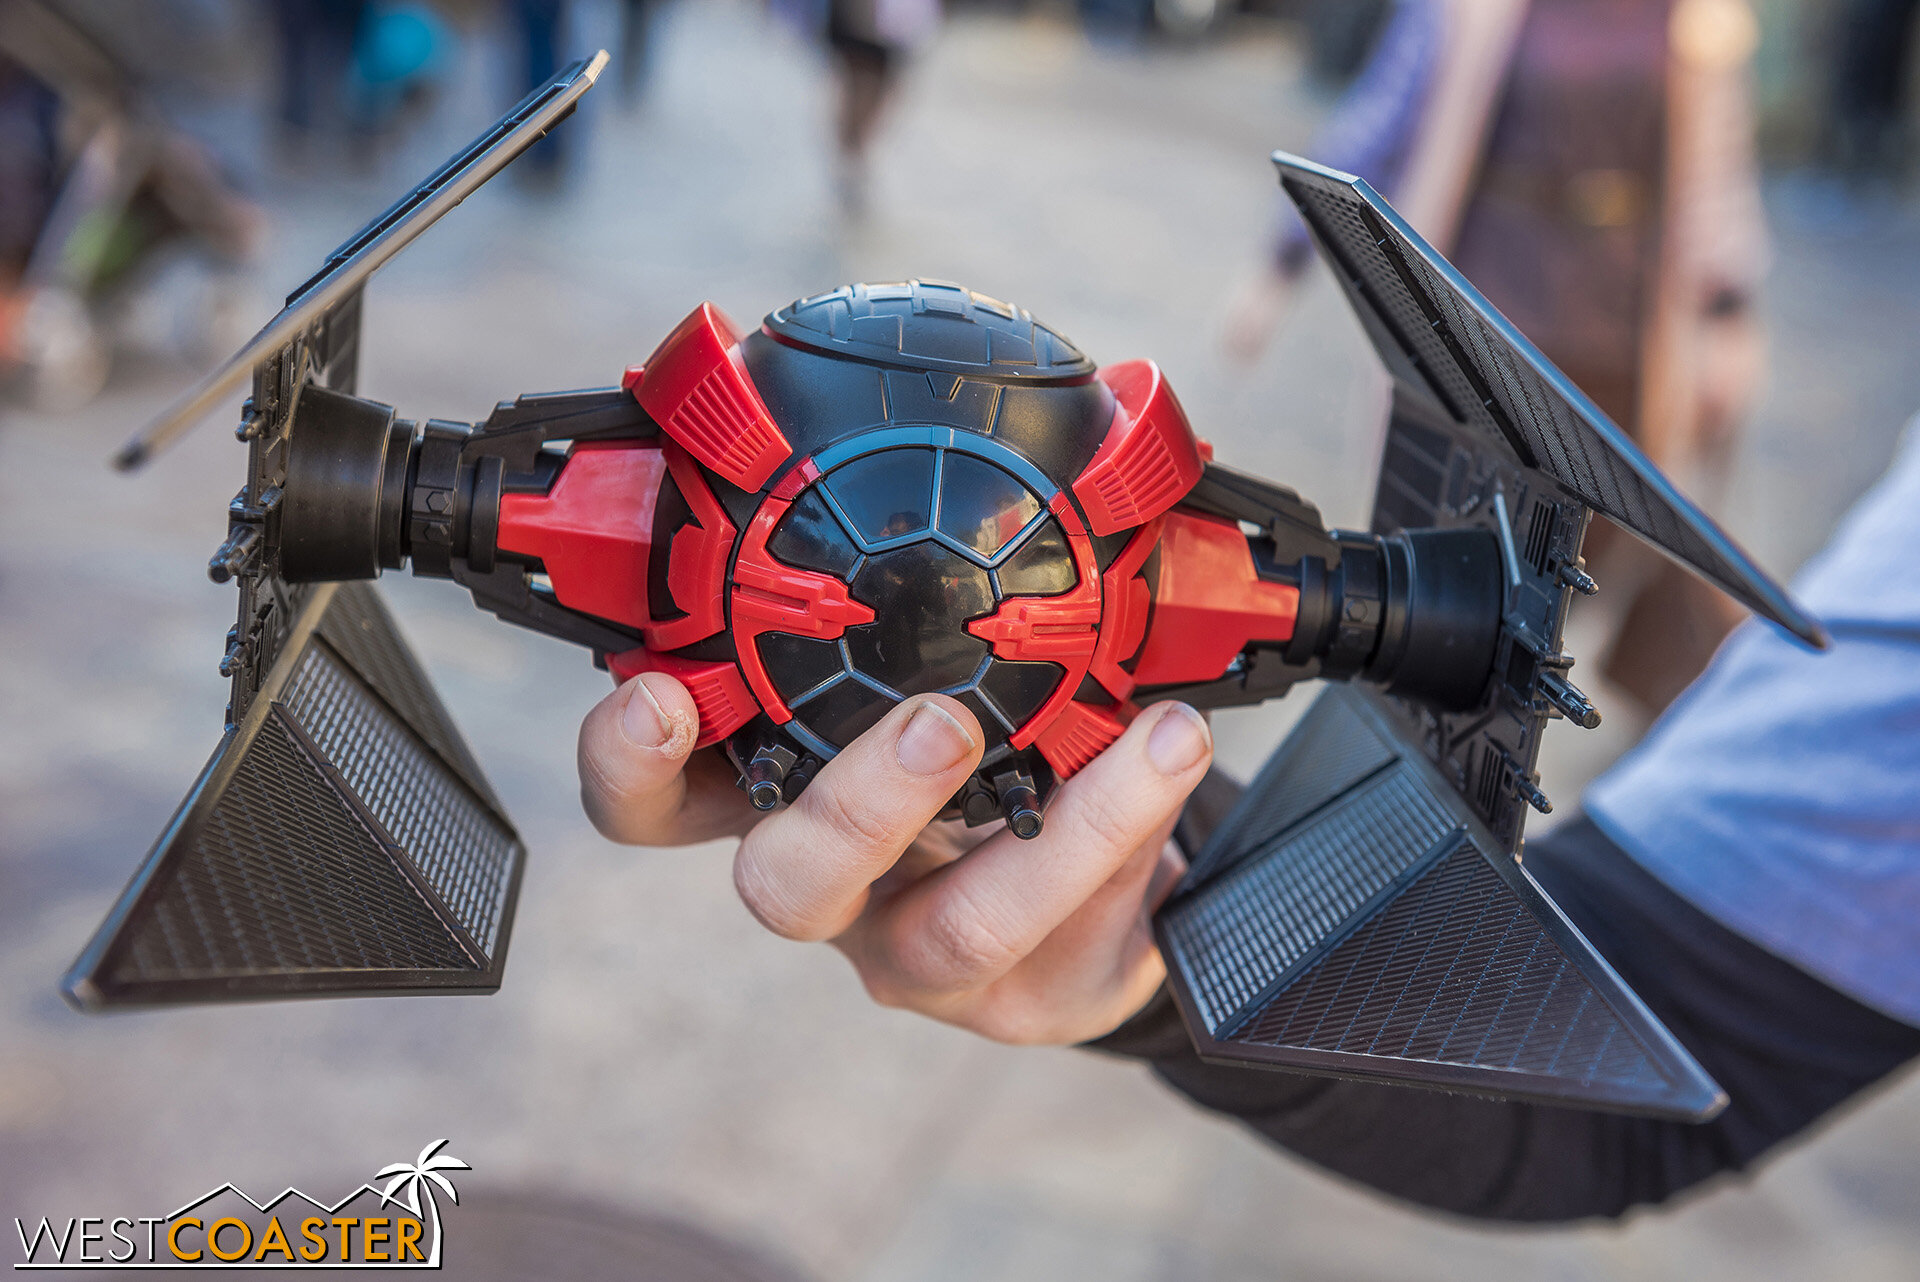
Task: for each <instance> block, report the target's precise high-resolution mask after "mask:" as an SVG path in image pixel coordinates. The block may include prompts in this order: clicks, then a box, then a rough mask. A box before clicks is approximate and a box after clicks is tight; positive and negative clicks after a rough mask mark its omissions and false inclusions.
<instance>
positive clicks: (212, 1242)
mask: <svg viewBox="0 0 1920 1282" xmlns="http://www.w3.org/2000/svg"><path fill="white" fill-rule="evenodd" d="M229 1224H231V1225H233V1227H234V1228H236V1229H239V1230H240V1249H239V1250H238V1251H235V1252H234V1253H233V1254H232V1255H228V1254H227V1253H226V1252H225V1251H222V1250H221V1249H220V1230H221V1229H224V1228H226V1227H227V1225H229ZM252 1249H253V1230H252V1229H250V1228H248V1227H247V1222H246V1221H245V1220H236V1219H234V1218H233V1217H232V1216H228V1217H227V1218H225V1219H221V1220H215V1221H214V1222H213V1227H212V1228H210V1229H208V1230H207V1250H209V1251H212V1252H213V1253H214V1254H215V1255H217V1256H219V1257H220V1258H221V1259H223V1260H226V1261H227V1262H228V1263H232V1262H233V1261H234V1260H238V1259H241V1258H243V1257H244V1256H245V1255H246V1253H247V1252H248V1251H251V1250H252Z"/></svg>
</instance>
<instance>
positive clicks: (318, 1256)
mask: <svg viewBox="0 0 1920 1282" xmlns="http://www.w3.org/2000/svg"><path fill="white" fill-rule="evenodd" d="M326 1227H327V1222H326V1221H325V1220H323V1219H320V1218H319V1217H318V1216H309V1217H308V1218H306V1219H304V1220H302V1221H300V1236H301V1237H303V1238H305V1239H306V1240H307V1241H309V1242H311V1243H313V1246H312V1247H311V1248H309V1247H304V1246H303V1247H301V1248H300V1258H301V1259H303V1260H305V1261H306V1262H307V1263H309V1264H311V1263H313V1262H314V1261H315V1260H324V1259H326V1258H327V1239H325V1238H323V1237H321V1236H320V1233H321V1230H323V1229H325V1228H326Z"/></svg>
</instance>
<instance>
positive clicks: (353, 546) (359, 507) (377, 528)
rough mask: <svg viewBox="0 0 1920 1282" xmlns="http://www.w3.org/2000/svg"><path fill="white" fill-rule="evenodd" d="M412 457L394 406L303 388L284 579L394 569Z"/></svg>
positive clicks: (290, 469) (283, 512) (410, 438)
mask: <svg viewBox="0 0 1920 1282" xmlns="http://www.w3.org/2000/svg"><path fill="white" fill-rule="evenodd" d="M413 455H414V429H413V424H412V423H409V422H405V421H403V420H398V419H396V418H395V417H394V414H393V409H392V407H391V406H387V405H382V404H380V403H379V402H377V401H369V400H363V399H361V398H360V397H357V396H348V395H346V394H345V393H342V392H334V391H329V390H328V389H327V388H324V387H320V386H318V385H317V384H308V385H307V386H305V387H303V388H301V389H300V403H299V406H298V407H297V409H296V410H295V430H294V431H293V432H291V433H290V434H289V440H288V444H287V481H286V487H285V494H284V497H283V498H282V499H281V503H280V573H281V575H282V577H284V578H285V579H286V580H287V581H288V582H290V583H318V582H333V581H338V580H343V579H372V578H378V577H379V574H380V571H381V570H383V569H387V570H397V569H399V568H400V566H401V565H403V564H404V563H405V561H406V533H407V530H406V526H407V491H408V489H409V480H410V478H409V473H410V471H411V469H412V467H413Z"/></svg>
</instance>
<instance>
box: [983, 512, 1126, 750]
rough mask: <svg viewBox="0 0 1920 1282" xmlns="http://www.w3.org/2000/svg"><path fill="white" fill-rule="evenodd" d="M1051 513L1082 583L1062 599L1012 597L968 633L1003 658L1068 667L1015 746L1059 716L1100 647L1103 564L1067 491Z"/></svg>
mask: <svg viewBox="0 0 1920 1282" xmlns="http://www.w3.org/2000/svg"><path fill="white" fill-rule="evenodd" d="M1047 509H1048V510H1049V511H1051V512H1052V513H1053V515H1054V518H1055V519H1056V520H1058V521H1059V522H1060V527H1061V529H1063V530H1065V531H1066V535H1067V546H1068V547H1070V548H1072V549H1073V563H1074V568H1075V569H1076V570H1077V571H1078V572H1079V575H1080V578H1079V582H1077V583H1075V584H1074V585H1073V588H1072V590H1070V591H1068V592H1064V593H1062V594H1061V595H1059V596H1042V597H1032V596H1029V597H1008V598H1007V599H1006V600H1004V601H1002V602H1001V603H1000V608H999V609H998V610H995V611H994V612H993V613H992V614H990V615H988V616H987V617H986V618H984V619H975V620H974V621H973V622H971V623H969V624H967V631H968V632H971V633H972V634H973V635H974V636H977V637H979V638H980V639H981V640H982V641H985V642H987V643H988V644H989V645H991V646H992V647H993V652H994V653H995V654H996V655H998V656H1000V657H1001V658H1002V659H1044V660H1046V661H1047V662H1049V663H1059V664H1063V665H1065V667H1066V669H1067V672H1066V675H1065V676H1064V677H1062V678H1061V679H1060V684H1059V685H1057V686H1055V687H1054V689H1053V693H1052V694H1050V695H1048V696H1047V701H1046V702H1045V703H1043V704H1041V705H1040V708H1039V710H1038V711H1037V712H1035V713H1034V714H1033V715H1032V716H1031V717H1028V718H1027V720H1026V722H1025V724H1023V725H1022V726H1020V728H1019V729H1017V730H1015V731H1014V732H1013V734H1012V736H1011V737H1010V739H1009V742H1011V743H1012V744H1013V746H1014V747H1016V748H1024V747H1026V746H1027V745H1028V744H1030V743H1032V742H1033V741H1034V737H1035V736H1036V735H1038V734H1039V733H1040V732H1041V731H1042V730H1044V729H1046V728H1047V726H1049V725H1051V724H1052V723H1053V719H1054V718H1055V717H1057V716H1059V715H1060V710H1061V709H1062V708H1064V707H1065V706H1066V705H1067V703H1068V702H1069V701H1070V700H1071V699H1072V698H1073V696H1074V692H1075V691H1077V690H1078V689H1079V688H1080V682H1081V681H1082V680H1083V679H1085V677H1086V675H1087V665H1088V664H1089V663H1091V662H1092V661H1093V652H1094V648H1095V646H1097V645H1098V644H1099V627H1100V566H1099V563H1098V562H1097V561H1095V560H1094V557H1093V543H1092V541H1091V540H1089V539H1088V538H1087V530H1086V527H1085V526H1083V525H1081V524H1080V518H1079V517H1078V516H1076V515H1075V514H1074V511H1073V504H1072V503H1071V502H1069V501H1068V499H1067V496H1066V495H1065V494H1064V493H1060V494H1055V495H1054V496H1053V501H1052V502H1051V503H1049V504H1047Z"/></svg>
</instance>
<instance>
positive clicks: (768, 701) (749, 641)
mask: <svg viewBox="0 0 1920 1282" xmlns="http://www.w3.org/2000/svg"><path fill="white" fill-rule="evenodd" d="M792 506H793V504H792V502H791V501H790V500H787V499H775V498H770V499H768V500H767V501H766V502H764V503H762V504H761V505H760V510H759V511H757V512H755V513H754V514H753V519H752V520H751V521H749V522H747V533H746V537H745V538H743V539H741V540H740V555H739V556H738V557H737V558H735V560H734V563H733V644H734V648H735V649H736V650H737V651H738V653H739V656H740V670H741V671H742V672H744V673H745V674H746V677H747V684H748V685H749V686H751V687H752V689H753V693H754V695H755V696H756V697H757V698H758V699H759V700H760V706H761V707H763V708H765V709H766V710H767V715H768V716H770V717H772V718H773V719H774V720H775V721H776V722H780V723H785V722H788V721H791V720H793V712H792V711H791V710H790V709H789V708H788V707H787V705H786V703H785V702H784V701H782V700H781V698H780V695H779V693H778V692H777V691H775V690H774V688H773V682H772V681H771V680H769V679H768V677H767V669H766V665H764V664H762V663H761V662H760V649H759V646H758V645H756V644H755V640H754V639H755V638H756V637H758V636H759V635H760V634H761V633H762V632H792V633H794V634H796V635H798V636H803V637H817V638H819V639H820V640H822V641H832V640H835V639H836V638H838V637H839V636H840V635H841V634H842V633H844V632H845V631H846V630H847V629H848V628H850V627H853V626H855V625H857V624H862V623H872V622H873V611H872V610H870V609H868V608H867V607H866V606H864V605H862V604H861V603H860V602H858V601H856V600H854V599H853V596H852V595H851V593H850V592H849V590H848V588H847V585H846V584H844V583H842V582H841V581H840V580H839V579H836V578H834V577H833V576H832V575H831V574H821V573H820V572H818V571H817V570H802V569H800V568H798V567H796V566H791V565H787V564H786V563H785V562H782V561H776V560H775V559H774V557H773V554H772V553H771V552H769V551H767V538H768V536H770V535H771V534H772V533H773V527H774V526H775V525H778V524H779V523H780V518H781V517H783V516H785V515H786V513H787V509H788V508H789V507H792Z"/></svg>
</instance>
